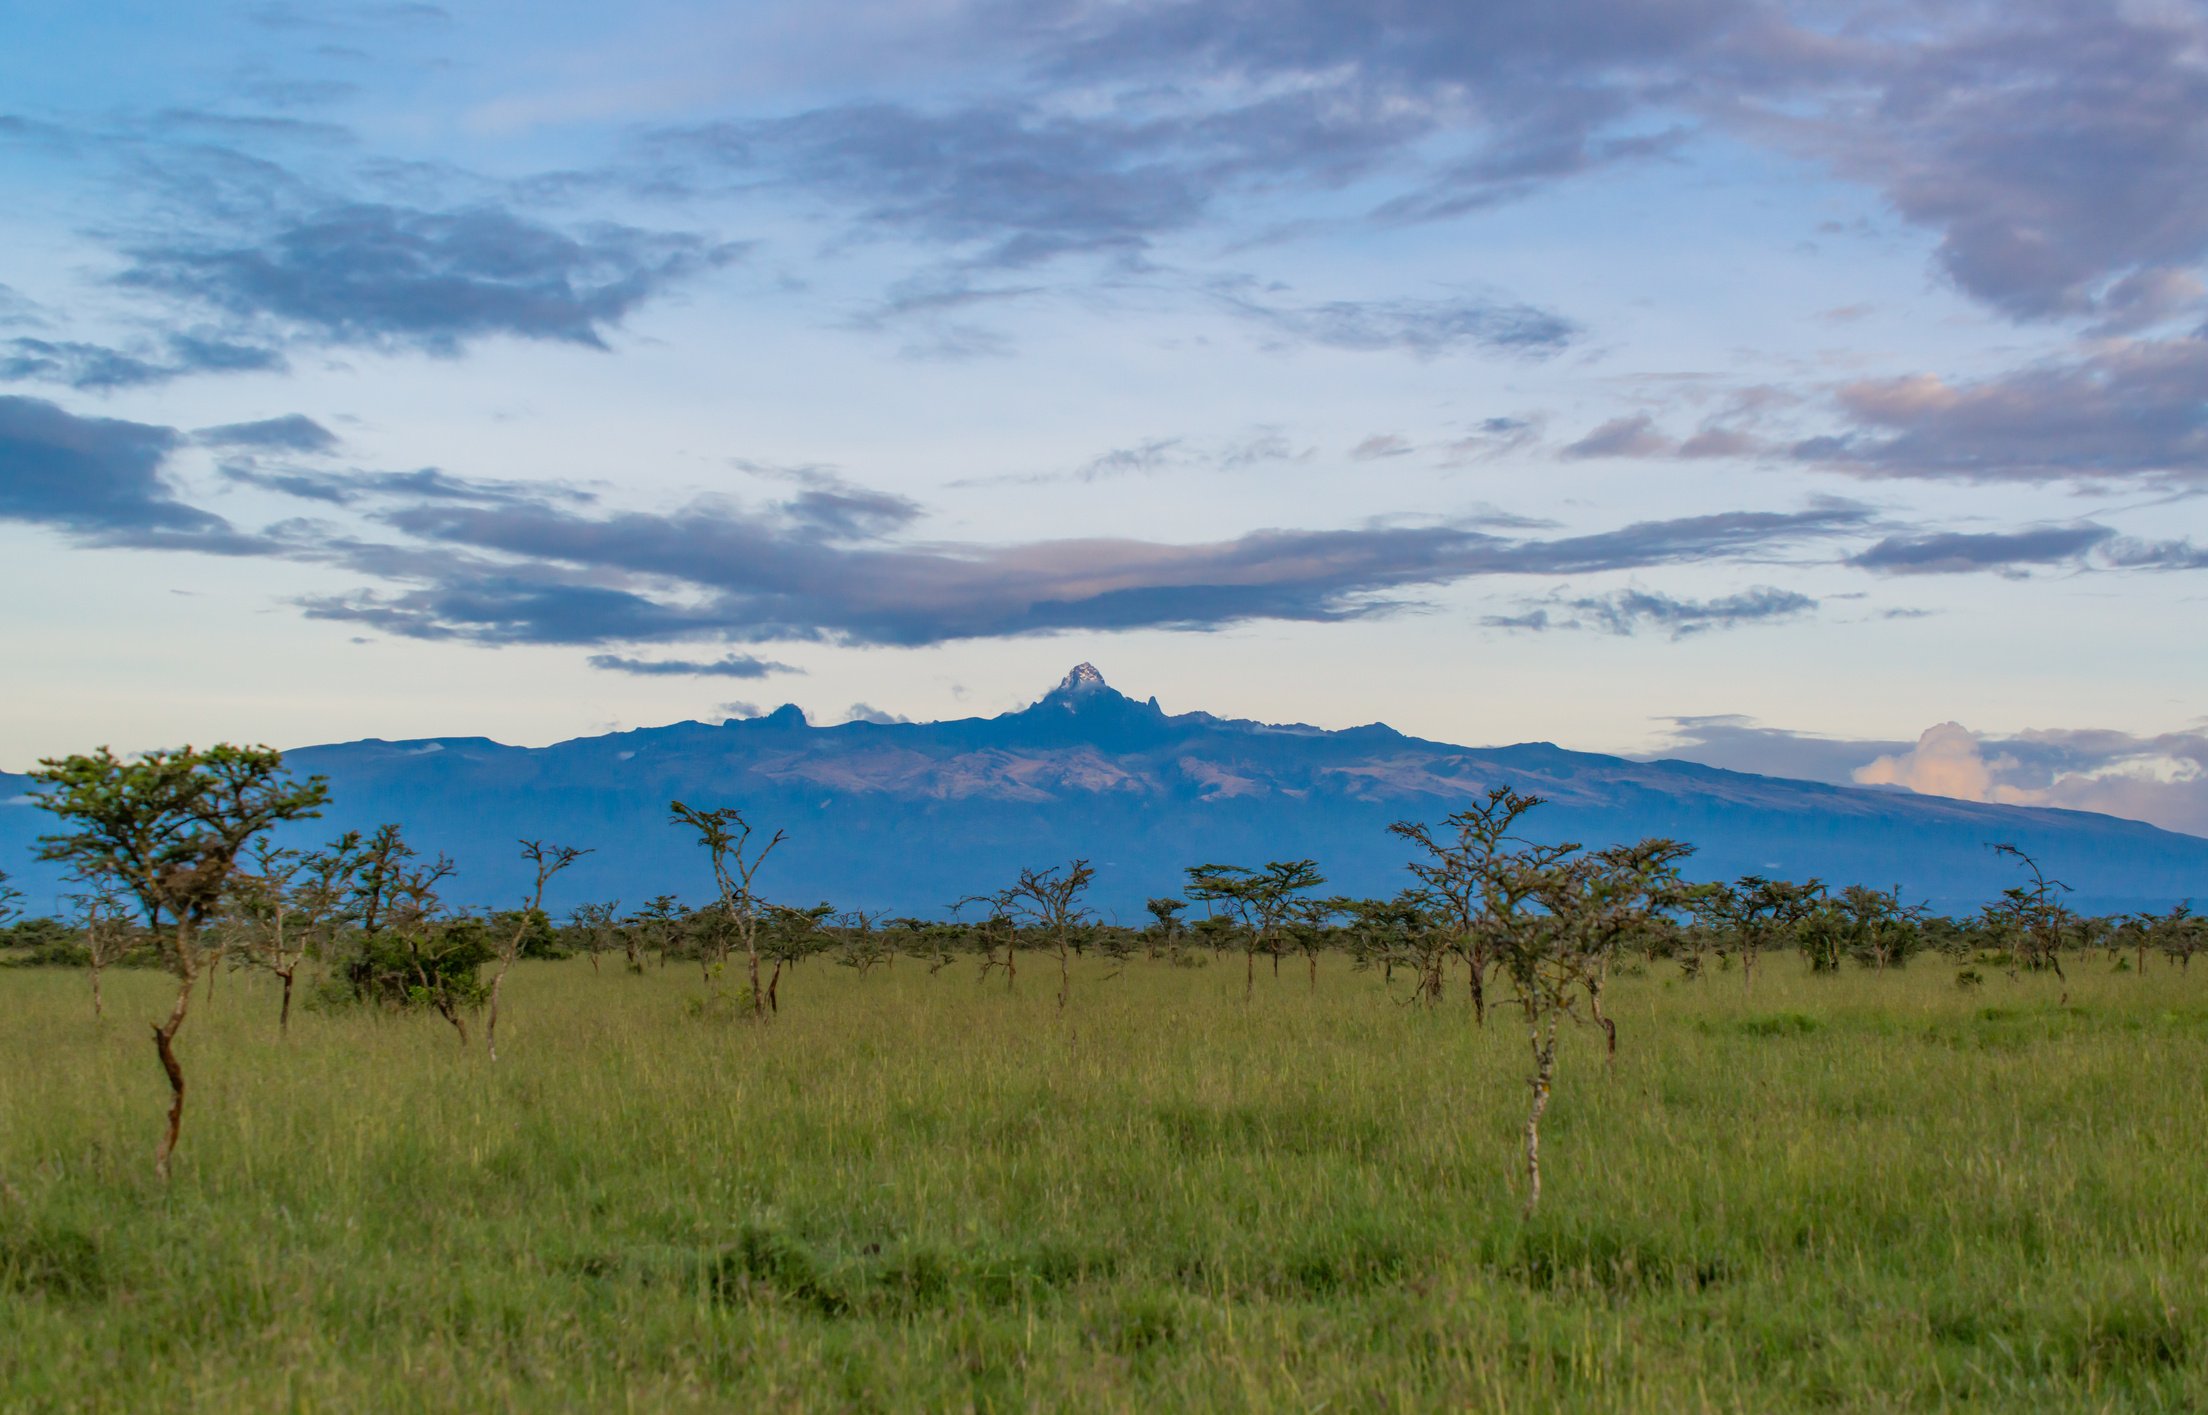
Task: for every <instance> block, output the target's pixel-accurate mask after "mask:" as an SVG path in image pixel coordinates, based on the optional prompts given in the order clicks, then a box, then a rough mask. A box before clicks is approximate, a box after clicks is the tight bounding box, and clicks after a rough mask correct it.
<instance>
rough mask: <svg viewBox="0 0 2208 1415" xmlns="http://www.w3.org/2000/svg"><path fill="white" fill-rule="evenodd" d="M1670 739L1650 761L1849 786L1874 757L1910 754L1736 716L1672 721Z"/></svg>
mask: <svg viewBox="0 0 2208 1415" xmlns="http://www.w3.org/2000/svg"><path fill="white" fill-rule="evenodd" d="M1666 721H1668V722H1669V723H1670V724H1671V729H1670V735H1669V739H1668V740H1667V741H1665V742H1664V743H1663V744H1662V745H1661V746H1659V747H1658V748H1657V749H1656V750H1655V751H1654V752H1650V753H1648V754H1647V757H1648V759H1650V760H1675V761H1689V762H1701V763H1702V764H1704V765H1706V766H1714V767H1722V768H1724V769H1725V770H1727V771H1745V772H1753V773H1755V774H1756V775H1758V776H1783V777H1786V778H1789V779H1791V780H1797V781H1825V782H1834V783H1839V784H1847V783H1850V782H1853V781H1854V780H1855V770H1856V768H1857V767H1860V766H1862V765H1864V764H1865V763H1867V762H1868V761H1870V760H1871V759H1872V758H1873V757H1876V756H1880V755H1885V754H1888V753H1895V752H1902V751H1906V750H1907V749H1908V747H1909V744H1908V743H1907V742H1881V741H1864V740H1855V739H1848V738H1836V737H1822V736H1818V735H1817V734H1815V733H1807V732H1790V731H1787V730H1786V729H1785V728H1781V727H1764V726H1761V725H1759V724H1758V723H1757V722H1756V721H1755V720H1754V719H1753V718H1749V717H1743V716H1740V715H1738V714H1733V713H1719V714H1711V715H1705V716H1694V717H1673V718H1668V719H1666Z"/></svg>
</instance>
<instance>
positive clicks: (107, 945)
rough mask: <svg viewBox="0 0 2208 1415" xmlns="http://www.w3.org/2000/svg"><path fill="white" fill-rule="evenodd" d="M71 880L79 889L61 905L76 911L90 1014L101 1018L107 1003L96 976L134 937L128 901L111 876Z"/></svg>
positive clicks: (120, 956)
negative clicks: (87, 976)
mask: <svg viewBox="0 0 2208 1415" xmlns="http://www.w3.org/2000/svg"><path fill="white" fill-rule="evenodd" d="M71 878H72V879H74V880H75V881H76V882H77V883H79V884H80V885H82V886H83V888H82V889H81V890H79V891H77V892H76V893H73V894H69V895H66V896H64V902H66V903H67V904H68V905H69V906H70V907H71V908H73V909H75V910H76V914H77V925H78V928H79V929H80V931H81V934H82V937H83V939H84V962H85V967H86V969H87V971H89V972H90V973H91V975H92V1015H93V1016H94V1017H95V1018H100V1017H105V1016H106V1015H107V1004H106V1002H105V1000H104V999H102V998H101V996H100V974H101V973H102V972H104V971H105V970H107V969H108V968H111V967H113V966H114V965H115V964H117V963H120V962H121V961H122V960H123V955H124V954H126V953H128V952H130V945H131V943H132V942H133V941H134V939H135V937H136V934H137V930H136V929H135V928H133V927H132V925H131V917H130V916H131V902H130V899H129V897H128V896H127V895H126V894H125V892H124V890H123V887H122V886H121V885H119V884H117V883H116V882H115V877H114V876H113V875H109V874H104V873H98V872H95V873H93V874H76V875H72V876H71Z"/></svg>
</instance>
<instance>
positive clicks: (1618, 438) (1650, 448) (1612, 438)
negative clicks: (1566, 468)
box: [1557, 413, 1673, 461]
mask: <svg viewBox="0 0 2208 1415" xmlns="http://www.w3.org/2000/svg"><path fill="white" fill-rule="evenodd" d="M1672 450H1673V446H1672V441H1671V439H1670V438H1668V437H1665V436H1664V435H1663V434H1662V433H1660V432H1658V431H1656V423H1655V419H1653V418H1651V417H1650V416H1649V415H1648V414H1646V413H1635V414H1633V415H1632V416H1630V417H1622V418H1612V419H1611V420H1610V421H1608V422H1606V423H1604V424H1603V425H1602V426H1600V427H1598V428H1596V429H1595V430H1594V431H1593V432H1590V433H1588V434H1587V435H1586V436H1585V437H1582V438H1580V439H1579V440H1578V441H1577V442H1572V443H1567V444H1566V445H1565V446H1564V447H1563V448H1562V449H1561V450H1559V451H1558V453H1557V455H1558V456H1560V457H1564V458H1568V459H1570V460H1573V461H1579V460H1583V459H1586V458H1592V457H1662V456H1666V455H1668V454H1669V453H1670V452H1671V451H1672Z"/></svg>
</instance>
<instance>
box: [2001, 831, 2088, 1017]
mask: <svg viewBox="0 0 2208 1415" xmlns="http://www.w3.org/2000/svg"><path fill="white" fill-rule="evenodd" d="M1992 848H1993V851H1994V853H1995V854H1998V855H2006V856H2008V857H2009V858H2010V859H2013V860H2015V861H2016V862H2017V864H2018V865H2019V866H2021V867H2022V868H2023V870H2024V873H2025V875H2026V879H2025V881H2024V883H2022V884H2019V885H2014V886H2011V887H2010V888H2008V889H2004V890H2002V891H2001V899H2000V901H1999V902H1998V903H1995V904H1989V905H1987V906H1986V910H1985V919H1986V922H1987V924H1988V926H1989V929H1990V931H1991V932H1993V933H1994V934H1995V935H1996V936H1997V937H1998V938H2000V939H2001V940H2002V942H2003V943H2004V944H2005V945H2006V948H2007V952H2008V955H2009V977H2010V978H2011V979H2012V980H2013V979H2014V978H2015V977H2016V974H2017V970H2018V968H2020V967H2021V968H2024V969H2028V970H2030V971H2033V972H2039V971H2042V970H2052V971H2053V972H2054V975H2055V977H2056V978H2057V979H2059V980H2060V981H2061V982H2062V984H2063V996H2064V997H2066V998H2067V997H2068V996H2069V985H2070V980H2069V978H2068V977H2066V976H2065V975H2064V974H2063V971H2062V945H2063V938H2064V935H2065V934H2066V933H2067V932H2068V930H2069V928H2070V925H2071V922H2072V921H2073V920H2074V919H2075V918H2076V917H2077V916H2076V915H2075V914H2073V913H2072V912H2071V910H2070V907H2069V906H2068V905H2066V904H2064V903H2063V902H2062V896H2063V895H2065V894H2068V893H2069V892H2070V886H2069V885H2067V884H2064V883H2063V882H2062V881H2061V880H2059V879H2054V878H2051V877H2049V875H2048V874H2047V872H2046V871H2045V870H2042V869H2041V868H2040V867H2039V861H2037V860H2035V859H2033V858H2032V857H2031V856H2030V855H2027V854H2026V853H2024V851H2022V850H2020V849H2018V848H2017V847H2016V846H2014V845H2009V844H2000V845H1995V846H1993V847H1992Z"/></svg>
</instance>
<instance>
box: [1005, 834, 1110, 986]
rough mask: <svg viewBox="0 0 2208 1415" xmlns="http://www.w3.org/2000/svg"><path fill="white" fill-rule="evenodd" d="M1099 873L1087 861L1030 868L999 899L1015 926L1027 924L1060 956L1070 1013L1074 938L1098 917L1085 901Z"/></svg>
mask: <svg viewBox="0 0 2208 1415" xmlns="http://www.w3.org/2000/svg"><path fill="white" fill-rule="evenodd" d="M1095 878H1096V870H1095V868H1094V867H1092V866H1091V865H1090V864H1089V862H1088V861H1087V860H1075V861H1074V862H1073V863H1072V864H1069V865H1052V866H1051V867H1050V868H1049V869H1047V870H1037V869H1027V868H1023V869H1022V870H1021V871H1020V877H1019V878H1018V879H1017V880H1015V881H1014V882H1013V883H1012V886H1011V888H1009V889H1007V890H1005V891H1004V892H1003V893H1002V894H999V895H997V896H996V897H995V902H996V904H997V908H998V911H999V912H1000V913H1002V914H1004V915H1006V916H1008V917H1009V918H1011V920H1012V921H1013V924H1014V926H1015V927H1017V926H1018V925H1020V924H1026V925H1027V926H1028V927H1030V928H1032V929H1034V930H1035V932H1036V933H1037V934H1039V935H1041V937H1042V939H1043V941H1044V942H1045V943H1047V944H1048V945H1049V946H1050V949H1051V951H1052V952H1054V953H1055V954H1057V955H1058V1010H1059V1011H1060V1012H1064V1011H1065V1010H1066V1002H1067V999H1069V998H1070V997H1072V995H1073V936H1074V934H1075V933H1076V932H1077V931H1078V930H1080V929H1081V928H1083V927H1084V926H1085V925H1087V923H1088V922H1089V920H1090V919H1091V918H1093V917H1094V915H1093V914H1092V913H1091V912H1090V910H1089V909H1088V908H1087V907H1085V906H1084V905H1083V904H1082V902H1081V897H1082V896H1083V895H1084V894H1086V893H1088V889H1089V882H1090V881H1091V880H1093V879H1095Z"/></svg>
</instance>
